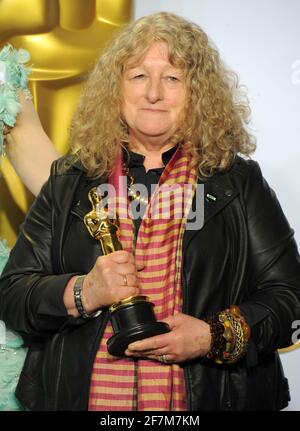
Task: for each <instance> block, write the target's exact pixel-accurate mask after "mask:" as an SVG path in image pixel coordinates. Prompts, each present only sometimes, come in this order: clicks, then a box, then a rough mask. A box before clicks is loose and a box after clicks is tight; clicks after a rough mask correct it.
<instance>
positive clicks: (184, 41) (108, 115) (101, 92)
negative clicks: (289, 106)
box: [71, 12, 256, 178]
mask: <svg viewBox="0 0 300 431" xmlns="http://www.w3.org/2000/svg"><path fill="white" fill-rule="evenodd" d="M158 41H162V42H166V43H167V45H168V48H169V61H170V62H171V63H172V64H173V65H174V66H176V67H180V68H181V69H183V71H184V75H185V79H186V85H187V108H186V110H185V119H184V121H182V122H181V123H180V126H179V128H178V130H177V132H176V133H175V134H174V136H173V137H172V141H174V143H177V142H183V143H184V145H185V146H186V148H187V149H188V151H189V152H190V154H191V156H192V160H193V162H194V164H195V165H196V166H197V167H198V171H199V176H200V177H209V176H211V175H213V174H214V173H215V172H216V171H218V170H225V169H227V168H228V167H229V166H230V165H231V162H232V160H233V158H234V157H235V155H236V154H237V153H240V154H242V155H244V156H249V155H250V154H251V153H252V152H253V151H255V148H256V145H255V140H254V138H253V137H252V136H251V135H250V134H249V133H248V132H247V129H246V127H247V124H248V122H249V117H250V109H249V104H248V100H247V97H246V96H245V94H244V92H243V91H242V89H241V87H240V86H239V81H238V78H237V75H236V74H235V73H234V72H232V71H229V70H228V69H227V68H226V67H225V66H224V65H223V63H222V61H221V59H220V56H219V53H218V51H217V50H216V48H215V47H214V46H213V45H212V43H211V42H210V41H209V39H208V37H207V35H206V34H205V32H204V31H203V30H202V29H201V28H200V27H199V26H198V25H196V24H194V23H192V22H189V21H187V20H185V19H183V18H181V17H179V16H177V15H175V14H172V13H166V12H160V13H155V14H153V15H149V16H146V17H143V18H140V19H138V20H137V21H134V22H133V23H130V24H129V25H126V26H125V27H123V28H122V29H121V30H120V31H119V32H118V33H117V34H116V35H115V36H114V37H113V39H112V40H111V42H110V43H109V45H108V46H107V47H106V48H105V50H104V51H103V53H102V54H101V56H100V58H99V60H98V61H97V63H96V65H95V67H94V69H93V71H92V72H91V74H90V76H89V79H88V81H87V84H86V86H85V91H84V92H83V94H82V96H81V98H80V101H79V105H78V108H77V111H76V112H75V115H74V118H73V122H72V127H71V152H72V153H75V154H76V155H77V157H78V158H79V160H80V161H81V163H82V164H83V166H84V167H85V168H86V170H87V172H88V175H89V176H91V177H95V178H97V177H99V176H102V175H108V174H109V173H110V172H111V170H112V169H113V166H114V163H115V160H116V157H117V152H118V149H119V148H120V143H121V145H122V143H126V142H128V140H129V135H128V127H127V124H126V123H125V121H124V120H123V119H122V113H121V106H122V102H123V100H122V90H121V88H122V75H123V70H124V66H125V65H126V64H128V62H130V61H132V60H133V59H135V60H138V59H142V58H143V56H144V55H145V54H146V53H147V51H148V49H149V48H150V47H151V46H152V44H153V43H155V42H158Z"/></svg>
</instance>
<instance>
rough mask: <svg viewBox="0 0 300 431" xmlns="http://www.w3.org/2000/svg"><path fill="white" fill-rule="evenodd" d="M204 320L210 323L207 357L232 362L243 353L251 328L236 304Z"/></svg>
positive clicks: (221, 361)
mask: <svg viewBox="0 0 300 431" xmlns="http://www.w3.org/2000/svg"><path fill="white" fill-rule="evenodd" d="M204 320H205V321H206V322H207V323H208V324H209V325H210V331H211V338H212V341H211V348H210V351H209V353H208V354H207V355H206V357H207V358H208V359H213V360H214V361H215V362H216V363H217V364H224V363H225V364H234V363H235V362H237V361H238V360H239V359H240V358H241V357H242V356H244V355H245V353H246V351H247V347H248V341H249V338H250V334H251V330H250V327H249V325H248V324H247V322H246V320H245V319H244V317H243V316H242V315H241V312H240V309H239V308H238V307H237V306H236V305H232V306H231V307H230V308H229V309H228V308H227V309H226V310H224V311H221V312H220V313H218V314H217V315H215V316H211V317H209V318H206V319H204Z"/></svg>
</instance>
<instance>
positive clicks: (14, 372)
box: [0, 241, 27, 411]
mask: <svg viewBox="0 0 300 431" xmlns="http://www.w3.org/2000/svg"><path fill="white" fill-rule="evenodd" d="M8 256H9V249H8V248H7V246H6V244H5V243H4V242H3V241H0V273H1V271H2V269H3V268H4V266H5V264H6V262H7V259H8ZM0 323H1V326H0V330H1V333H0V411H4V410H6V411H8V410H23V409H22V407H21V405H20V404H19V402H18V400H17V399H16V397H15V395H14V392H15V389H16V385H17V383H18V379H19V375H20V372H21V370H22V367H23V364H24V361H25V357H26V351H27V350H26V349H25V348H24V347H23V339H22V337H20V336H19V335H17V334H16V333H15V332H13V331H9V330H8V329H6V330H5V325H4V322H1V321H0Z"/></svg>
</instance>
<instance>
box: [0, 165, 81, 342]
mask: <svg viewBox="0 0 300 431" xmlns="http://www.w3.org/2000/svg"><path fill="white" fill-rule="evenodd" d="M55 171H56V162H54V164H53V165H52V168H51V175H50V178H49V180H48V182H46V184H45V185H44V186H43V188H42V190H41V192H40V194H39V196H38V197H37V199H36V200H35V202H34V203H33V205H32V207H31V209H30V211H29V212H28V214H27V216H26V219H25V222H24V223H23V225H22V226H21V229H20V233H19V236H18V239H17V242H16V245H15V246H14V248H13V249H12V251H11V254H10V257H9V260H8V262H7V264H6V266H5V268H4V271H3V273H2V276H1V279H0V319H2V320H3V321H4V322H5V323H6V325H7V326H8V327H10V328H11V329H14V330H16V331H19V332H21V333H23V334H27V335H30V336H44V335H49V333H53V332H55V331H57V330H58V329H59V328H60V327H61V326H62V325H65V324H66V323H67V322H68V321H70V320H73V321H75V320H77V319H75V318H73V317H71V316H68V314H67V310H66V308H65V306H64V302H63V295H64V290H65V287H66V284H67V283H68V280H69V279H70V278H71V277H72V276H73V275H75V274H73V273H72V274H54V271H53V266H52V253H53V250H52V232H53V229H54V226H53V211H54V210H53V206H54V203H53V198H52V197H53V183H54V182H55ZM78 320H82V319H78Z"/></svg>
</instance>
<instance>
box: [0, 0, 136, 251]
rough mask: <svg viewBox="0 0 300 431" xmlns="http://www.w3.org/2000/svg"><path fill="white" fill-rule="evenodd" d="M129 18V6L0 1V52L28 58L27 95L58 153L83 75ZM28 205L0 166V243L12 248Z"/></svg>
mask: <svg viewBox="0 0 300 431" xmlns="http://www.w3.org/2000/svg"><path fill="white" fill-rule="evenodd" d="M131 16H132V0H0V48H2V46H3V45H4V44H5V43H11V44H12V45H13V46H14V47H16V48H20V47H22V48H25V49H27V50H28V51H29V52H30V54H31V65H32V74H31V76H30V90H31V91H32V94H33V97H34V103H35V106H36V109H37V111H38V113H39V116H40V118H41V121H42V124H43V126H44V129H45V131H46V133H47V134H48V136H49V137H50V139H51V140H52V141H53V142H54V144H55V146H56V148H57V149H58V151H59V152H60V153H65V152H66V150H67V146H68V133H69V126H70V121H71V117H72V114H73V112H74V109H75V106H76V101H77V99H78V96H79V94H80V91H81V88H82V85H83V83H84V80H85V78H86V75H87V72H88V71H89V70H90V69H91V68H92V66H93V64H94V62H95V59H96V58H97V57H98V55H99V53H100V51H101V48H102V47H103V45H104V43H105V42H106V41H107V40H108V39H109V38H110V36H111V34H112V32H113V31H114V30H115V29H116V28H117V27H119V26H120V25H122V24H124V23H126V22H128V21H129V20H130V19H131ZM31 201H32V196H31V195H30V193H29V192H28V191H27V190H26V188H25V187H24V186H23V185H22V184H21V182H20V180H19V179H18V177H17V176H16V174H15V172H14V170H13V168H12V167H11V165H10V163H9V162H8V160H4V161H3V163H2V166H1V177H0V238H6V239H7V241H8V243H9V245H13V243H14V241H15V238H16V235H17V233H18V227H19V224H20V223H21V222H22V220H23V219H24V215H25V213H26V211H27V209H28V206H29V205H30V203H31Z"/></svg>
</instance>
